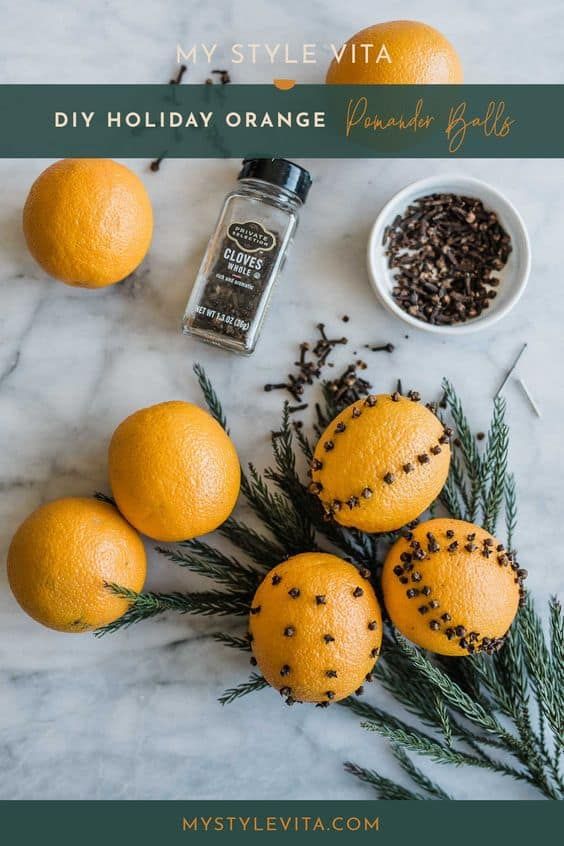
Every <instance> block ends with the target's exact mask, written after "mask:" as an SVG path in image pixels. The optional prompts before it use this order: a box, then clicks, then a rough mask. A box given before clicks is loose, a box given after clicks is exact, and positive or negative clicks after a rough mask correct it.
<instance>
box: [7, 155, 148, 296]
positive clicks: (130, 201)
mask: <svg viewBox="0 0 564 846" xmlns="http://www.w3.org/2000/svg"><path fill="white" fill-rule="evenodd" d="M23 229H24V235H25V238H26V241H27V245H28V247H29V250H30V252H31V254H32V256H33V257H34V258H35V260H36V261H37V262H38V263H39V264H40V265H41V267H42V268H43V269H44V270H45V271H46V272H47V273H48V274H49V275H50V276H53V277H54V278H55V279H58V280H59V281H60V282H65V283H66V284H67V285H76V286H81V287H84V288H103V287H105V286H106V285H113V284H114V283H116V282H120V281H121V280H122V279H125V277H126V276H129V274H130V273H133V271H134V270H135V269H136V268H137V267H138V266H139V264H141V262H142V261H143V259H144V258H145V255H146V253H147V251H148V249H149V246H150V244H151V237H152V234H153V211H152V208H151V201H150V200H149V196H148V194H147V191H146V190H145V187H144V185H143V183H142V182H141V180H140V179H139V177H138V176H137V175H136V174H135V173H133V172H132V171H131V170H129V168H127V167H125V166H124V165H122V164H118V163H117V162H114V161H112V160H111V159H63V160H61V161H59V162H56V163H55V164H54V165H51V167H48V168H47V170H44V171H43V173H42V174H40V176H39V177H38V178H37V179H36V180H35V182H34V183H33V185H32V187H31V190H30V192H29V195H28V198H27V200H26V203H25V207H24V211H23Z"/></svg>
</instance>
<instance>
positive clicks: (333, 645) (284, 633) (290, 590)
mask: <svg viewBox="0 0 564 846" xmlns="http://www.w3.org/2000/svg"><path fill="white" fill-rule="evenodd" d="M368 575H369V573H364V574H363V572H362V571H361V572H359V570H357V568H356V567H355V566H354V565H353V564H348V563H347V562H346V561H343V560H342V559H341V558H337V556H335V555H327V554H325V553H321V552H304V553H302V554H301V555H294V556H293V557H292V558H288V560H287V561H284V562H283V563H282V564H279V565H278V566H277V567H275V568H274V569H273V570H271V571H270V573H268V575H267V576H266V577H265V579H264V580H263V582H262V583H261V584H260V586H259V588H258V590H257V592H256V594H255V597H254V599H253V603H252V607H251V615H250V618H249V636H250V638H251V646H252V651H253V656H254V658H255V659H256V661H257V663H258V666H259V669H260V671H261V673H262V674H263V675H264V677H265V679H266V680H267V682H268V683H269V684H271V685H272V687H275V688H276V689H277V690H279V691H280V693H281V695H282V696H284V697H285V698H286V701H287V702H288V704H290V705H291V704H292V703H293V702H320V703H324V704H328V703H330V702H333V701H335V702H336V701H338V700H339V699H344V698H345V697H347V696H349V695H350V694H351V693H353V692H354V691H355V690H357V689H358V688H359V687H360V686H361V685H362V682H363V681H364V680H365V678H366V677H367V676H368V678H369V679H370V673H371V671H372V669H373V667H374V664H375V662H376V659H377V657H378V655H379V654H380V646H381V643H382V617H381V614H380V607H379V605H378V600H377V599H376V595H375V593H374V590H373V589H372V586H371V584H370V582H369V581H368V580H367V578H366V577H367V576H368Z"/></svg>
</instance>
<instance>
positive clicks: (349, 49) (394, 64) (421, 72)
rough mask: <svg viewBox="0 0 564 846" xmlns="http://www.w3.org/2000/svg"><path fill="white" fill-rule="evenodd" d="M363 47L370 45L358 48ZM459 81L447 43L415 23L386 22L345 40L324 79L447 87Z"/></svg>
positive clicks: (459, 70)
mask: <svg viewBox="0 0 564 846" xmlns="http://www.w3.org/2000/svg"><path fill="white" fill-rule="evenodd" d="M363 44H364V45H367V44H369V45H372V46H371V47H370V48H366V47H365V48H362V47H361V46H360V45H363ZM353 45H355V50H354V51H353ZM365 57H366V58H367V59H368V60H367V61H366V60H365ZM462 80H463V73H462V66H461V64H460V59H459V58H458V54H457V53H456V51H455V49H454V47H453V46H452V44H451V43H450V41H447V39H446V38H445V37H444V35H442V34H441V33H440V32H439V31H438V30H436V29H434V28H433V27H432V26H428V25H427V24H424V23H419V22H418V21H388V22H387V23H381V24H376V25H375V26H369V27H367V28H366V29H363V30H361V31H360V32H357V33H356V34H355V35H353V36H352V37H351V38H350V39H349V40H348V42H347V45H346V48H345V49H344V52H343V55H342V57H341V59H340V61H338V60H337V58H334V59H333V61H332V62H331V64H330V66H329V70H328V71H327V77H326V82H327V83H328V84H330V85H414V84H433V83H435V84H448V83H460V82H462Z"/></svg>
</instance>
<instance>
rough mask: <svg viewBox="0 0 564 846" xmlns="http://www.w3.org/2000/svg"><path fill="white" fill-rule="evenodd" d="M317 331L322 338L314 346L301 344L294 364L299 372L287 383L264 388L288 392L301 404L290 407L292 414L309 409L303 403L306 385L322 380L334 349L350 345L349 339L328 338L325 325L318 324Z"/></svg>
mask: <svg viewBox="0 0 564 846" xmlns="http://www.w3.org/2000/svg"><path fill="white" fill-rule="evenodd" d="M317 330H318V331H319V335H320V337H319V338H317V340H316V341H315V342H314V343H313V344H309V343H308V342H307V341H304V342H303V343H301V344H300V357H299V360H298V361H295V362H294V365H295V367H297V372H296V373H288V381H287V382H278V383H276V384H267V385H265V386H264V390H265V391H275V390H285V391H288V393H289V394H290V395H291V396H292V398H293V399H294V400H296V401H297V402H298V403H299V405H297V406H290V411H291V412H295V411H302V410H303V409H305V408H307V407H308V403H304V402H302V401H301V400H302V399H303V395H304V391H305V387H306V385H313V383H314V382H315V381H317V380H318V379H320V378H321V373H322V369H323V367H325V365H326V364H327V363H328V361H327V360H328V358H329V356H330V355H331V353H332V351H333V349H334V348H335V347H336V346H338V345H339V344H347V343H348V338H344V337H342V338H328V337H327V333H326V331H325V324H324V323H318V324H317Z"/></svg>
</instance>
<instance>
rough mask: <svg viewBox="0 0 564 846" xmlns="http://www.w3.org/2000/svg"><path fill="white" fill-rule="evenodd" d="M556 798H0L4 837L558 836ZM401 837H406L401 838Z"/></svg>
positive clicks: (423, 839) (47, 840)
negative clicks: (15, 800) (73, 799)
mask: <svg viewBox="0 0 564 846" xmlns="http://www.w3.org/2000/svg"><path fill="white" fill-rule="evenodd" d="M561 811H562V807H561V805H560V803H558V802H548V801H542V802H496V801H491V802H433V801H429V802H378V801H365V802H319V801H315V802H309V801H302V802H297V801H292V802H270V801H260V802H259V801H257V802H253V801H248V802H247V801H245V802H229V801H215V802H212V801H206V802H204V801H202V802H190V801H186V802H183V801H170V802H164V801H155V802H145V801H138V802H124V801H115V802H109V801H88V802H82V801H76V802H47V801H37V802H31V801H30V802H28V801H21V802H2V803H0V836H1V841H2V842H3V843H6V844H10V846H11V844H24V846H28V844H51V843H53V844H58V846H67V844H68V845H69V846H70V844H72V846H76V844H80V846H90V844H96V846H100V844H114V843H118V842H123V843H125V842H127V843H135V844H136V846H143V844H153V845H154V844H165V846H166V844H168V843H182V842H184V843H194V842H197V843H203V844H215V843H220V842H221V843H225V842H229V843H234V844H238V843H256V842H260V843H263V842H274V840H275V839H276V841H277V842H287V843H289V844H290V843H292V844H294V843H311V842H322V843H339V842H341V843H352V842H354V843H368V842H371V843H373V844H382V846H383V845H384V844H398V846H400V845H401V846H404V844H407V843H408V842H410V843H413V844H414V846H415V844H417V846H419V845H420V844H433V846H436V844H443V843H448V844H452V846H466V844H472V846H489V844H498V843H499V844H505V843H510V844H511V846H518V844H522V843H523V844H525V843H527V844H530V843H537V842H539V843H540V842H543V843H544V842H550V841H553V842H557V841H561V834H562V822H563V819H562V813H561ZM407 838H410V840H409V841H408V840H407Z"/></svg>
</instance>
